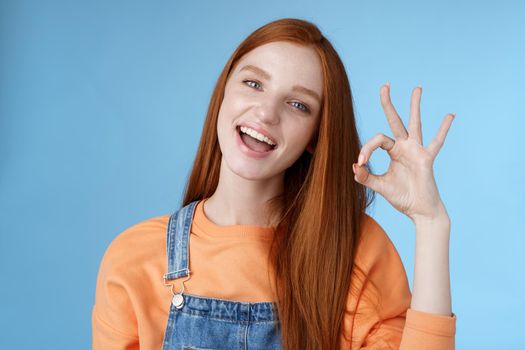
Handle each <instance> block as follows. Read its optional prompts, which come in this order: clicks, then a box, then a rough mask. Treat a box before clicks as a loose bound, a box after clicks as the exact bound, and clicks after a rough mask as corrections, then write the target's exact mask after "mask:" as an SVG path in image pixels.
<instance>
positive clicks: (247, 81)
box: [242, 80, 310, 113]
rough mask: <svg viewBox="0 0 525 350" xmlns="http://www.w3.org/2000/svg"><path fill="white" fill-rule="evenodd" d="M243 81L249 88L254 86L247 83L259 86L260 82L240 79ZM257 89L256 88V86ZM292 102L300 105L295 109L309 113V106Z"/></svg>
mask: <svg viewBox="0 0 525 350" xmlns="http://www.w3.org/2000/svg"><path fill="white" fill-rule="evenodd" d="M242 82H243V83H245V84H246V85H248V86H249V87H251V88H256V87H254V86H253V85H250V84H249V83H254V84H255V85H258V86H260V83H259V82H257V81H255V80H243V81H242ZM256 89H257V88H256ZM292 103H297V104H298V105H299V106H300V107H298V108H297V109H299V110H300V111H301V112H304V113H309V112H310V108H308V107H307V106H306V105H304V104H303V103H301V102H297V101H294V102H292Z"/></svg>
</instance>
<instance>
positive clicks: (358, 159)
mask: <svg viewBox="0 0 525 350" xmlns="http://www.w3.org/2000/svg"><path fill="white" fill-rule="evenodd" d="M364 161H365V156H363V155H362V154H360V155H359V158H357V164H359V166H361V165H362V164H363V162H364Z"/></svg>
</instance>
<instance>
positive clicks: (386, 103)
mask: <svg viewBox="0 0 525 350" xmlns="http://www.w3.org/2000/svg"><path fill="white" fill-rule="evenodd" d="M380 96H381V106H383V110H384V111H385V115H386V118H387V120H388V124H389V125H390V129H391V130H392V133H393V134H394V136H395V138H396V139H402V140H405V139H406V138H407V137H408V132H407V130H406V129H405V126H404V125H403V121H402V120H401V118H400V117H399V114H397V112H396V109H395V108H394V105H393V104H392V101H391V100H390V83H386V84H385V85H383V86H382V87H381V90H380Z"/></svg>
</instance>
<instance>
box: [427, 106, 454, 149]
mask: <svg viewBox="0 0 525 350" xmlns="http://www.w3.org/2000/svg"><path fill="white" fill-rule="evenodd" d="M455 117H456V114H455V113H449V114H447V115H446V116H445V118H443V121H442V122H441V127H440V128H439V130H438V133H437V134H436V136H434V139H433V140H432V142H431V143H430V145H428V147H427V150H428V151H429V153H430V154H431V155H432V158H433V159H434V158H436V156H437V154H438V152H439V150H440V149H441V146H443V143H444V142H445V137H446V136H447V133H448V130H449V129H450V125H452V121H453V120H454V118H455Z"/></svg>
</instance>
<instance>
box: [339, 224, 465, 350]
mask: <svg viewBox="0 0 525 350" xmlns="http://www.w3.org/2000/svg"><path fill="white" fill-rule="evenodd" d="M363 232H364V234H363V238H362V241H361V242H360V245H359V246H358V249H357V253H356V259H355V261H356V264H357V265H359V266H360V267H361V268H362V269H363V272H364V273H365V275H366V277H365V278H363V279H354V280H353V281H352V282H351V284H352V286H353V291H354V294H350V295H349V298H348V303H347V304H348V305H347V310H346V313H345V321H344V324H343V338H342V340H343V341H342V348H343V349H350V344H351V345H352V347H351V349H362V350H365V349H366V350H372V349H374V350H376V349H400V350H416V349H417V350H419V349H428V350H434V349H435V350H438V349H439V350H453V349H454V348H455V343H454V341H455V334H456V315H455V314H452V315H451V316H445V315H438V314H431V313H427V312H422V311H418V310H413V309H411V308H410V301H411V298H412V295H411V292H410V288H409V284H408V279H407V276H406V271H405V268H404V266H403V262H402V260H401V258H400V256H399V254H398V252H397V250H396V248H395V247H394V245H393V243H392V241H391V240H390V238H389V237H388V236H387V234H386V232H385V231H384V230H383V228H382V227H381V226H380V225H379V224H378V223H377V222H376V221H375V220H374V219H372V218H371V217H370V216H368V215H367V217H366V219H365V223H364V226H363ZM363 281H365V282H363ZM355 291H358V293H357V297H356V295H355ZM377 303H379V308H377Z"/></svg>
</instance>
